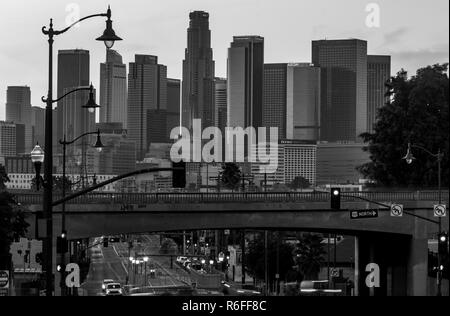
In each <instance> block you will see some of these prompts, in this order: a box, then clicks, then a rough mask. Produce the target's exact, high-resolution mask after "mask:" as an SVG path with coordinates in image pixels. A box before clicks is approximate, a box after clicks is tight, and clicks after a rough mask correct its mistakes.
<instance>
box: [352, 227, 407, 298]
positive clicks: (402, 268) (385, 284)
mask: <svg viewBox="0 0 450 316" xmlns="http://www.w3.org/2000/svg"><path fill="white" fill-rule="evenodd" d="M409 241H410V240H409V239H407V238H403V237H399V236H391V235H382V234H373V235H364V236H359V237H357V242H356V247H355V252H356V253H355V260H356V262H355V276H356V278H355V283H356V282H357V284H355V295H359V296H388V295H389V296H405V295H406V294H407V293H406V292H407V291H406V288H407V254H408V244H409ZM369 264H376V265H378V267H379V268H380V271H379V275H378V276H376V277H378V278H379V281H380V287H371V288H369V287H367V284H366V279H367V277H368V275H369V273H370V272H367V271H366V267H367V265H369Z"/></svg>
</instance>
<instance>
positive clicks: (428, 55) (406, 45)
mask: <svg viewBox="0 0 450 316" xmlns="http://www.w3.org/2000/svg"><path fill="white" fill-rule="evenodd" d="M103 2H104V1H98V2H96V3H95V5H94V4H92V3H89V4H88V3H87V2H86V1H79V2H78V3H79V8H80V16H84V15H88V14H91V13H92V12H96V11H99V10H100V11H102V10H104V7H105V6H106V4H104V3H103ZM110 2H111V5H112V8H114V5H116V6H118V7H120V5H119V2H118V1H110ZM404 2H405V1H403V0H402V1H396V2H395V3H390V2H388V1H379V2H378V4H379V5H380V9H381V16H380V18H381V22H380V23H381V25H380V28H368V27H367V26H366V25H365V20H366V17H367V15H368V14H369V13H368V12H366V11H365V9H366V5H367V3H365V2H361V1H351V3H350V4H349V5H348V7H346V10H338V7H339V8H340V4H335V3H334V2H333V1H322V2H320V3H318V4H310V3H304V4H298V3H295V2H292V1H278V2H277V3H276V5H275V4H274V3H270V2H263V3H261V5H260V6H258V7H257V8H256V7H254V5H255V4H256V3H255V1H253V0H252V1H250V0H249V1H245V2H244V3H242V2H239V6H237V5H236V3H235V1H231V2H230V1H226V2H225V1H214V3H211V1H208V2H207V1H189V3H182V2H179V1H169V3H167V4H166V3H159V2H158V5H153V6H152V8H151V9H153V10H150V11H148V10H136V8H137V7H141V6H142V7H143V8H146V7H147V4H145V3H142V2H140V1H135V3H136V5H134V6H133V5H130V6H128V7H126V8H122V9H121V10H116V11H115V16H114V17H113V19H114V20H119V19H121V20H123V18H122V16H126V15H128V16H129V14H131V12H132V11H133V10H134V11H136V14H135V15H136V19H133V21H130V22H131V23H126V24H125V25H124V24H123V23H122V24H121V25H120V26H118V29H117V32H118V33H119V34H121V35H122V37H124V38H125V39H126V40H127V41H126V42H125V41H124V43H119V44H118V45H117V46H116V47H115V49H116V50H117V51H118V52H119V53H120V54H122V55H123V56H124V63H129V62H131V61H132V57H133V56H134V54H135V53H145V54H153V55H158V56H159V57H160V59H161V63H162V64H165V65H167V66H168V77H170V78H177V79H181V77H182V76H181V74H182V60H183V55H184V49H185V47H186V44H187V43H186V30H187V27H188V15H189V12H191V11H194V10H205V11H207V12H208V13H209V14H210V29H211V32H212V48H213V52H214V59H215V61H216V64H217V65H216V69H217V71H216V77H226V55H227V47H228V45H229V43H230V42H231V41H232V37H233V36H235V35H247V34H258V35H261V36H263V37H264V38H265V43H266V45H265V55H266V58H265V63H280V62H308V61H310V60H311V56H310V45H311V41H312V40H317V39H323V38H327V39H336V38H349V37H356V38H361V39H363V40H367V41H368V42H369V47H368V53H369V54H382V55H392V74H394V73H396V72H397V71H399V70H400V68H405V69H406V70H408V71H409V74H410V75H413V74H414V73H415V71H416V69H417V68H419V67H422V66H425V65H428V64H434V63H438V62H440V63H442V62H447V61H448V40H444V39H447V38H448V28H443V32H433V31H432V30H433V29H436V27H438V26H437V25H436V24H439V23H442V24H443V26H444V24H445V23H446V21H447V20H448V13H447V12H448V2H447V1H436V3H435V4H434V5H433V6H427V4H426V3H425V2H424V1H419V0H416V1H413V2H414V5H410V4H411V1H408V7H410V9H409V10H408V17H409V18H408V19H401V23H399V21H397V20H396V14H397V13H398V12H401V11H399V10H401V9H400V8H401V7H402V6H404V5H405V4H404ZM175 3H176V4H177V5H174V4H175ZM68 4H70V3H58V4H56V2H55V1H46V2H44V3H42V6H40V7H39V8H36V10H33V16H32V18H31V17H30V18H29V20H30V22H22V20H27V18H26V16H27V15H28V14H29V13H27V12H25V13H24V15H25V18H24V19H21V21H20V23H24V24H25V26H23V25H21V26H20V28H19V25H18V24H17V25H16V23H18V21H14V20H11V19H10V18H9V16H7V17H3V16H2V19H0V20H1V21H2V24H3V23H9V24H8V27H9V28H10V27H13V28H14V26H17V27H15V28H16V29H17V32H12V33H11V34H7V35H6V36H7V38H6V40H5V43H8V47H6V46H4V45H5V44H0V52H2V53H1V54H2V57H3V58H2V59H1V61H0V70H1V71H0V82H2V83H3V88H2V89H0V99H2V100H3V101H2V102H0V120H3V119H5V108H4V107H5V103H6V87H7V86H16V85H28V86H30V87H31V93H32V102H31V103H32V105H33V106H40V107H42V106H43V104H42V103H41V102H40V97H41V96H42V95H44V94H45V92H46V88H45V86H46V83H45V80H42V79H43V78H42V73H45V68H46V67H47V65H46V62H44V61H45V60H46V58H45V54H46V49H45V40H44V38H43V37H42V36H41V34H40V28H41V27H42V25H44V24H46V23H48V18H49V17H51V16H53V17H54V18H55V25H56V26H57V27H64V26H65V22H64V20H65V19H66V18H67V17H70V15H71V14H73V12H75V11H76V10H75V11H74V9H73V7H70V6H68ZM258 4H259V2H258ZM288 5H289V7H292V8H293V10H285V9H286V8H287V6H288ZM24 6H25V5H24V1H17V2H15V3H8V4H6V3H5V4H2V7H5V9H6V10H1V11H2V12H17V11H19V10H20V9H21V8H23V7H24ZM167 6H170V10H168V8H167ZM297 7H298V8H299V10H294V9H295V8H297ZM66 8H67V9H68V12H66ZM255 8H256V9H255ZM46 9H47V10H46ZM253 9H255V10H256V11H257V13H258V14H253V13H252V12H253V11H254V10H253ZM20 11H23V10H20ZM288 11H289V12H288ZM430 11H431V12H430ZM140 12H147V13H140ZM158 12H159V13H161V14H158ZM304 12H308V13H309V14H308V15H305V14H304ZM250 13H252V14H250ZM343 14H345V15H346V17H345V19H344V17H343ZM275 15H277V16H278V17H280V20H279V21H283V22H282V23H279V22H277V21H278V17H277V18H274V17H275ZM230 16H233V23H232V24H231V25H230V24H228V23H227V21H229V17H230ZM421 16H424V17H428V16H430V17H431V16H433V25H432V26H427V23H426V19H422V18H421ZM269 18H270V20H271V21H274V23H264V21H266V20H267V19H269ZM347 20H348V21H347ZM144 21H145V22H146V23H149V26H150V29H155V30H156V29H157V30H160V29H165V30H167V31H165V32H156V31H155V32H153V31H152V32H150V34H149V40H148V42H147V41H146V40H142V32H140V31H139V29H140V28H141V26H142V23H143V22H144ZM358 21H360V22H358ZM417 21H421V22H420V23H417ZM440 21H441V22H440ZM153 23H160V25H161V26H164V27H156V26H155V28H151V26H152V25H153ZM161 23H162V24H161ZM266 24H268V25H266ZM325 25H326V26H325ZM96 26H97V25H96V23H94V22H92V23H91V24H87V25H83V26H81V27H82V28H86V29H87V28H89V30H86V29H85V30H84V31H83V32H78V30H76V29H75V30H72V32H73V34H72V37H69V38H64V37H61V39H58V42H57V48H58V49H74V48H83V49H86V50H89V51H90V55H91V69H92V70H91V78H93V79H92V81H93V83H94V85H95V86H96V87H97V88H99V79H100V74H99V67H97V65H99V64H100V63H101V62H104V48H103V47H101V46H100V45H96V44H95V43H92V38H91V37H95V36H96V35H97V34H96V33H95V34H94V33H93V34H92V36H87V35H86V34H90V33H89V31H90V30H92V32H94V30H96ZM292 29H298V30H301V31H299V32H298V37H297V39H295V36H294V37H293V36H292V32H291V30H292ZM30 30H32V31H31V32H30ZM13 33H14V34H13ZM443 33H444V34H443ZM445 33H447V36H445V35H446V34H445ZM167 34H171V36H170V37H168V36H166V35H167ZM11 36H13V37H17V38H23V39H25V40H26V42H27V43H28V44H31V45H33V47H34V48H35V49H34V50H32V52H33V53H30V52H29V51H30V50H29V49H24V44H23V42H24V41H23V40H22V41H20V40H17V39H13V37H11ZM152 38H153V39H152ZM292 38H294V39H295V40H293V39H292ZM74 43H75V44H74ZM28 44H27V45H28ZM32 66H34V67H32ZM12 69H14V71H13V70H12ZM30 69H31V70H30ZM23 73H27V76H26V79H24V78H22V74H23ZM3 74H8V75H7V76H5V75H3Z"/></svg>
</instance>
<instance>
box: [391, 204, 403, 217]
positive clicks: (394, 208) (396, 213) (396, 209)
mask: <svg viewBox="0 0 450 316" xmlns="http://www.w3.org/2000/svg"><path fill="white" fill-rule="evenodd" d="M391 216H392V217H402V216H403V205H401V204H392V205H391Z"/></svg>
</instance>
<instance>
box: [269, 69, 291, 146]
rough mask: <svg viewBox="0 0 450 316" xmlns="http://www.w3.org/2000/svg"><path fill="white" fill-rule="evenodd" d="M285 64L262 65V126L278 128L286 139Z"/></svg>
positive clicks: (280, 135) (279, 132) (279, 133)
mask: <svg viewBox="0 0 450 316" xmlns="http://www.w3.org/2000/svg"><path fill="white" fill-rule="evenodd" d="M286 97H287V64H265V65H264V98H263V126H265V127H268V128H270V127H278V135H279V137H280V139H285V138H286V114H287V112H286V111H287V109H286V106H287V104H286V101H287V98H286Z"/></svg>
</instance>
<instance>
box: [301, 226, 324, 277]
mask: <svg viewBox="0 0 450 316" xmlns="http://www.w3.org/2000/svg"><path fill="white" fill-rule="evenodd" d="M321 242H322V237H320V236H319V235H316V234H305V235H303V236H302V237H301V238H300V241H299V244H298V248H297V251H296V253H297V256H296V263H297V267H298V269H299V272H300V273H301V274H302V275H303V278H304V279H305V280H317V278H318V277H319V272H320V268H321V265H322V262H324V261H325V258H324V254H325V250H324V248H323V245H322V243H321Z"/></svg>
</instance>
